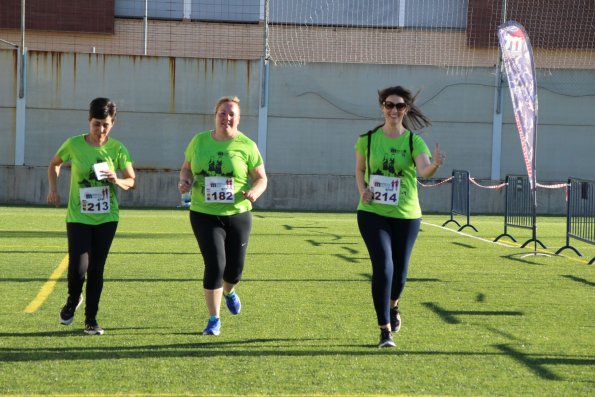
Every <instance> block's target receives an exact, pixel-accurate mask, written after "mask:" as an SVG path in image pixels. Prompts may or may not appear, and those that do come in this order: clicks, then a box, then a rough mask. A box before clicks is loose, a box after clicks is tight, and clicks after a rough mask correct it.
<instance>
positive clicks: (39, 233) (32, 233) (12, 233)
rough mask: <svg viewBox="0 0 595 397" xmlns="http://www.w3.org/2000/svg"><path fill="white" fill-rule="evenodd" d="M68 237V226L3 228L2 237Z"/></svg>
mask: <svg viewBox="0 0 595 397" xmlns="http://www.w3.org/2000/svg"><path fill="white" fill-rule="evenodd" d="M57 237H58V238H66V228H64V230H63V231H55V230H45V231H44V230H2V231H0V238H36V239H37V238H57Z"/></svg>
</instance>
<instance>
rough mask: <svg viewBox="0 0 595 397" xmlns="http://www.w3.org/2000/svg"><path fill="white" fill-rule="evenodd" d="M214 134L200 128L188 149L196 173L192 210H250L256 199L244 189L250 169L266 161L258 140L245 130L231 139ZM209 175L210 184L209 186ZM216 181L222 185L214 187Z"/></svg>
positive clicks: (220, 212)
mask: <svg viewBox="0 0 595 397" xmlns="http://www.w3.org/2000/svg"><path fill="white" fill-rule="evenodd" d="M211 134H212V131H203V132H199V133H198V134H196V135H195V136H194V137H193V138H192V140H191V141H190V143H189V144H188V146H187V147H186V150H185V151H184V157H185V159H186V161H188V162H190V166H191V168H192V175H193V177H194V183H193V185H192V201H191V203H190V210H191V211H196V212H202V213H205V214H210V215H234V214H239V213H242V212H246V211H250V210H251V209H252V203H251V202H250V200H247V199H245V198H244V196H243V195H242V192H245V191H247V190H248V189H250V186H249V184H248V178H249V175H250V172H251V171H252V170H254V168H256V167H258V166H260V165H261V164H262V163H263V161H262V156H261V155H260V152H259V151H258V147H257V146H256V143H254V141H252V140H251V139H250V138H248V137H247V136H246V135H244V134H242V133H241V132H240V133H239V134H238V135H237V136H236V137H235V138H233V139H231V140H228V141H217V140H215V139H213V137H212V135H211ZM206 178H209V179H208V181H209V184H208V186H207V187H206V188H205V181H206ZM220 183H226V184H227V186H228V189H229V190H228V191H227V192H225V191H224V188H222V187H220V186H221V184H220ZM216 185H217V186H219V187H215V188H213V186H216ZM205 193H206V195H207V197H205ZM217 200H219V201H217Z"/></svg>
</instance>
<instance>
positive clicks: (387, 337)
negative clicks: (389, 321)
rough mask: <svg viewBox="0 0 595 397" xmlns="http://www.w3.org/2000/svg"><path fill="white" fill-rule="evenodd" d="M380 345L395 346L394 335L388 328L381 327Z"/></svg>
mask: <svg viewBox="0 0 595 397" xmlns="http://www.w3.org/2000/svg"><path fill="white" fill-rule="evenodd" d="M378 347H395V341H393V335H392V333H391V332H390V330H389V329H388V328H380V342H378Z"/></svg>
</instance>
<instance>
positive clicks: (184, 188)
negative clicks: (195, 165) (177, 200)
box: [178, 179, 192, 194]
mask: <svg viewBox="0 0 595 397" xmlns="http://www.w3.org/2000/svg"><path fill="white" fill-rule="evenodd" d="M191 189H192V183H190V181H189V180H188V179H180V180H179V181H178V190H179V191H180V193H182V194H184V193H188V192H189V191H190V190H191Z"/></svg>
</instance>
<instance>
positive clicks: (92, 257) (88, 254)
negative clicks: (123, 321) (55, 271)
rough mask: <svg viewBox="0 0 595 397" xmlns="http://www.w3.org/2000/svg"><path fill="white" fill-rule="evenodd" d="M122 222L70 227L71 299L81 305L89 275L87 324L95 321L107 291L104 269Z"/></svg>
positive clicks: (86, 310) (80, 224)
mask: <svg viewBox="0 0 595 397" xmlns="http://www.w3.org/2000/svg"><path fill="white" fill-rule="evenodd" d="M117 228H118V222H107V223H102V224H101V225H86V224H83V223H71V222H68V223H66V233H67V235H68V296H69V297H70V299H71V300H72V302H77V301H78V297H79V296H80V295H81V293H82V291H83V284H84V282H85V274H86V275H87V293H86V302H87V303H86V304H85V320H86V321H87V320H95V317H96V316H97V312H98V310H99V299H100V298H101V291H102V290H103V269H104V268H105V261H106V259H107V255H108V253H109V249H110V246H111V245H112V241H113V239H114V236H115V235H116V229H117Z"/></svg>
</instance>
